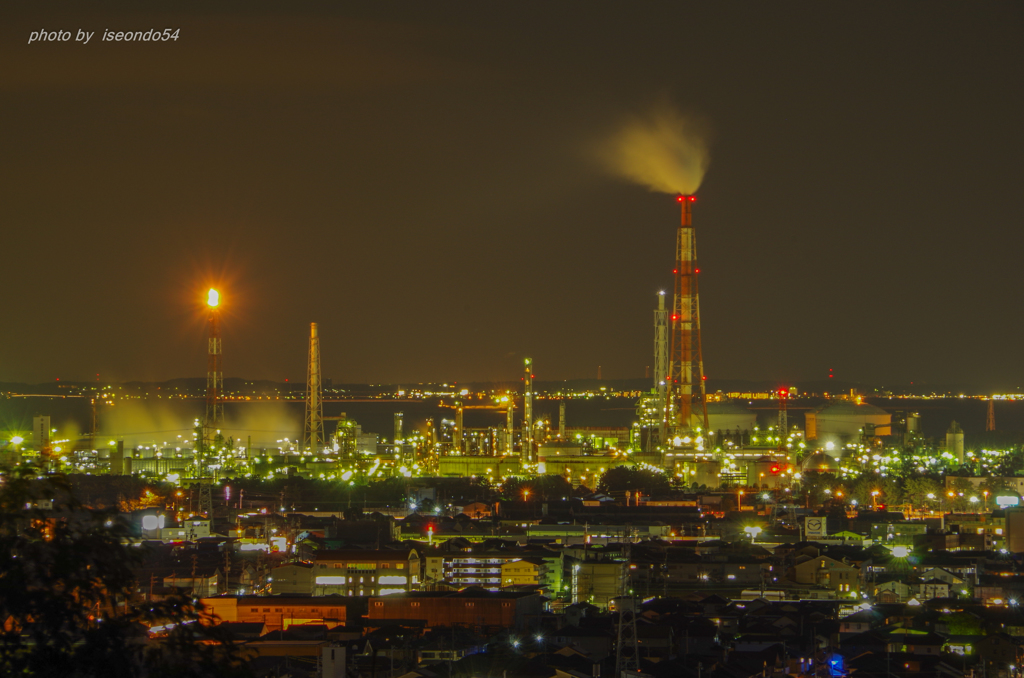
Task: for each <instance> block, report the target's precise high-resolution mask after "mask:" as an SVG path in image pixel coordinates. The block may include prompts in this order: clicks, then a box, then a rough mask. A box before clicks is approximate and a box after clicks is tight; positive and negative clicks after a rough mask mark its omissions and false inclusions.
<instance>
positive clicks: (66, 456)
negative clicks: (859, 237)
mask: <svg viewBox="0 0 1024 678" xmlns="http://www.w3.org/2000/svg"><path fill="white" fill-rule="evenodd" d="M677 200H678V203H679V206H680V209H681V220H680V223H679V226H678V227H677V229H676V239H675V266H674V269H673V271H672V283H673V288H672V289H673V291H672V292H671V293H670V294H669V293H666V292H659V293H658V294H657V295H656V298H655V301H656V304H655V305H654V322H653V330H654V331H653V349H654V350H653V352H652V356H651V359H652V364H653V366H654V369H653V371H652V372H650V374H649V376H648V378H647V379H646V380H645V381H644V382H642V383H641V382H638V381H630V382H629V383H623V384H618V385H615V384H614V383H612V382H605V383H602V382H600V381H598V382H588V383H576V384H569V383H562V384H557V383H553V384H552V383H548V384H545V383H544V382H539V381H538V380H537V371H538V370H540V371H542V370H543V368H542V366H537V365H535V364H534V362H533V360H531V359H530V358H525V359H524V360H523V362H522V367H523V371H522V375H521V382H520V384H519V385H517V386H515V387H510V386H508V385H460V384H455V383H444V384H430V385H428V384H418V385H415V386H376V387H370V386H361V387H353V386H344V385H341V386H336V385H335V384H334V383H333V382H332V381H331V380H328V379H325V378H324V376H323V375H322V371H321V347H320V329H319V327H318V324H317V323H315V322H313V323H311V324H310V325H309V328H308V332H309V333H308V356H307V373H306V380H305V384H304V386H303V387H299V388H295V387H292V386H291V385H288V384H271V383H255V382H248V381H244V380H238V379H233V380H226V379H225V377H224V367H223V360H224V357H225V349H226V348H227V349H228V353H227V355H229V356H230V347H225V345H224V342H223V338H222V334H221V329H222V325H223V322H224V319H223V318H222V313H223V309H224V307H225V305H227V304H230V303H231V300H230V299H228V298H224V297H223V296H222V295H221V294H220V293H219V292H218V290H217V289H210V290H208V292H207V293H206V299H205V302H206V303H205V308H204V314H205V318H206V327H207V367H206V379H205V385H202V384H200V383H197V381H196V380H180V381H177V382H165V383H162V384H107V385H99V384H86V383H77V384H76V383H62V384H57V385H47V386H45V387H36V388H35V389H33V388H22V389H20V390H17V389H11V390H9V391H7V392H5V393H4V394H3V396H4V398H3V400H2V401H0V405H3V404H5V405H8V406H10V405H11V404H13V403H20V404H22V405H26V404H30V405H31V407H33V408H35V409H34V411H33V416H32V422H33V425H32V429H31V430H24V431H20V430H10V431H8V432H6V436H5V438H4V439H3V440H0V462H2V466H3V468H4V474H5V476H4V477H5V479H6V480H9V485H11V486H12V487H19V486H20V485H19V483H20V482H22V480H20V479H24V478H28V477H32V478H35V479H36V480H35V482H42V483H47V482H50V481H49V480H47V478H63V479H67V481H68V482H69V483H70V486H71V487H72V488H74V491H75V492H76V493H77V494H79V495H80V496H82V497H83V498H84V501H86V502H87V506H86V507H83V506H81V505H79V504H76V503H74V502H70V501H69V500H65V501H63V502H62V500H61V499H59V498H50V497H51V495H54V496H57V497H59V496H60V495H61V492H62V491H63V490H60V489H59V488H60V487H61V486H60V485H57V486H55V487H56V488H58V489H54V490H53V491H52V492H51V491H50V490H47V493H48V494H46V497H41V496H34V498H32V499H30V500H29V501H24V502H23V503H24V506H25V508H24V511H25V512H27V513H31V515H32V521H34V522H32V523H31V524H33V525H44V526H48V527H46V528H45V529H44V533H43V537H42V540H43V542H45V541H46V540H47V539H49V537H47V536H46V535H47V534H49V532H46V530H51V529H56V527H57V526H59V525H60V524H62V522H61V521H65V520H68V518H67V516H74V515H76V514H80V513H82V512H83V511H85V510H89V511H113V512H114V513H116V514H118V515H119V516H120V520H121V521H122V524H123V525H124V527H125V529H126V530H127V532H126V533H125V534H124V535H123V536H122V537H121V538H122V540H123V542H122V543H124V544H135V545H144V546H145V547H146V548H145V549H143V550H140V551H138V552H137V553H135V554H134V559H133V562H132V569H131V577H130V580H131V584H130V585H129V586H127V587H126V588H125V589H124V590H123V591H121V592H120V593H118V594H117V595H115V596H114V597H113V598H111V600H110V601H109V604H110V605H111V606H112V609H114V608H124V609H139V610H144V609H152V606H153V605H154V604H176V603H174V602H173V601H182V600H185V601H191V602H190V603H189V605H192V606H194V608H189V609H195V610H202V611H203V612H202V615H199V616H196V617H194V618H192V619H191V621H197V622H199V626H198V627H197V628H200V627H201V628H203V629H205V630H206V631H205V632H207V633H210V634H216V633H220V634H227V635H226V636H224V637H226V638H230V641H228V642H230V643H231V647H232V648H233V652H237V653H238V654H237V657H238V658H237V659H236V660H235V661H236V664H235V665H236V666H244V667H245V668H246V670H250V671H251V674H252V675H258V676H261V677H262V676H267V677H268V678H269V676H283V675H289V676H296V677H300V676H301V677H308V678H313V677H314V676H316V677H317V678H323V677H331V678H344V677H349V678H355V677H363V676H366V677H368V678H369V677H371V676H380V675H386V676H388V678H398V677H402V678H433V677H434V676H442V678H456V677H457V676H472V675H484V674H487V675H505V676H516V677H520V676H521V677H523V678H526V677H527V676H543V677H544V678H575V677H582V676H590V677H592V678H598V677H599V676H602V675H614V676H622V677H623V678H627V677H632V678H639V677H644V676H665V677H666V678H668V676H680V675H685V676H687V677H688V678H689V677H690V676H696V678H702V677H703V676H704V675H713V676H716V677H719V678H734V677H736V678H754V677H755V676H762V677H763V676H768V675H772V676H779V677H781V676H798V677H806V678H810V677H811V676H814V677H818V676H826V675H827V676H845V675H853V674H854V673H856V674H857V675H858V676H867V677H869V678H871V677H874V676H878V677H880V678H881V677H883V676H884V677H885V678H888V677H889V676H892V675H918V674H920V675H922V676H925V675H927V676H933V675H934V676H942V677H943V678H966V677H967V676H969V675H972V674H971V673H970V671H971V670H973V671H987V674H985V675H991V676H1000V677H1001V678H1014V677H1015V676H1016V675H1017V673H1016V669H1015V666H1017V665H1018V664H1020V663H1021V662H1022V661H1024V643H1022V642H1021V640H1020V639H1021V638H1024V616H1022V615H1021V613H1020V606H1019V603H1018V601H1020V600H1024V569H1022V568H1024V566H1022V565H1021V563H1020V560H1019V556H1020V554H1021V553H1024V509H1022V508H1017V506H1018V505H1019V503H1020V500H1021V495H1022V493H1024V477H1021V476H1022V474H1024V454H1022V447H1021V446H1020V445H1019V444H1009V445H1006V444H1003V445H1001V446H1000V445H998V444H997V445H993V446H990V448H989V447H986V446H985V441H986V440H992V441H995V442H997V443H998V433H999V432H998V429H997V427H996V422H995V411H996V410H995V404H996V403H997V402H1000V401H1005V402H1007V403H1009V402H1010V401H1015V400H1016V399H1018V396H1014V395H996V396H993V395H987V396H983V397H969V398H968V397H965V396H963V395H955V396H953V395H950V394H944V395H943V396H941V397H940V396H937V395H935V394H933V395H932V396H931V397H930V398H918V399H913V400H912V399H909V398H901V397H899V396H897V395H894V394H878V393H873V394H871V397H866V396H865V395H864V394H861V393H858V392H857V391H856V389H853V390H845V389H843V390H842V391H841V392H834V391H832V390H831V389H832V388H833V387H832V385H831V384H830V383H827V382H826V384H827V388H823V389H816V390H814V391H811V390H808V389H801V388H800V387H799V386H798V385H790V384H780V385H775V386H772V387H771V388H762V389H747V390H725V389H716V390H715V391H713V392H712V391H710V390H709V389H708V387H707V385H708V381H707V379H706V376H705V373H704V359H703V348H702V335H701V323H700V297H699V293H698V277H699V272H700V269H699V268H698V266H697V257H696V237H695V232H696V231H695V228H694V225H693V210H694V206H695V203H696V198H695V197H694V196H691V195H681V196H679V197H678V198H677ZM830 378H831V377H830ZM609 384H611V385H609ZM943 400H950V401H951V402H953V403H955V404H957V406H958V407H961V410H962V411H964V412H968V410H969V411H970V412H977V411H979V410H978V408H979V407H980V408H982V409H985V410H986V417H985V426H984V429H985V433H984V434H983V435H980V436H978V440H979V441H981V443H980V444H979V443H978V442H976V441H972V440H970V439H969V438H968V437H966V436H965V433H964V430H963V428H962V427H961V425H960V424H958V423H957V422H956V421H954V420H952V419H950V420H949V421H945V420H942V419H941V418H940V417H941V416H942V415H937V414H936V413H937V411H936V410H934V409H932V410H928V409H927V408H928V407H930V405H929V403H935V402H939V401H943ZM69 403H70V404H71V405H69ZM880 405H884V407H883V406H880ZM965 405H970V406H972V408H973V409H972V408H966V409H965V408H964V407H963V406H965ZM975 406H976V407H975ZM69 408H70V409H69ZM132 408H136V409H139V408H141V410H142V411H146V410H147V409H148V410H150V411H152V410H158V411H160V412H162V413H163V415H162V416H163V418H162V419H160V420H159V421H164V422H169V423H163V424H157V423H153V422H156V421H158V419H156V418H152V417H151V418H150V419H149V420H147V421H149V422H150V423H145V424H127V423H125V422H126V421H128V420H125V419H120V420H119V419H118V417H117V416H114V415H115V414H116V413H119V412H121V411H122V410H131V409H132ZM71 409H74V412H75V415H74V416H72V415H71V414H70V412H71ZM325 411H327V412H334V414H325ZM940 411H941V410H940ZM83 412H87V415H86V417H85V418H86V419H87V424H86V425H85V426H82V425H81V420H82V418H83V417H82V414H83ZM282 412H284V414H283V415H282ZM357 412H358V413H359V414H356V413H357ZM246 413H249V414H246ZM300 413H301V419H300V417H299V415H300ZM243 415H245V416H243ZM364 417H365V418H367V419H372V420H373V421H374V422H375V423H374V425H373V426H372V427H368V426H366V425H365V420H364ZM929 418H930V419H931V420H930V421H929ZM300 421H301V424H300V423H299V422H300ZM382 421H387V424H388V425H387V428H386V429H384V428H383V427H382V426H381V422H382ZM69 422H77V423H73V424H72V423H69ZM118 422H120V423H118ZM282 422H284V423H283V424H282ZM925 423H928V425H929V426H930V430H931V433H928V432H926V431H925V426H924V424H925ZM140 426H141V427H142V428H141V429H140V428H139V427H140ZM146 426H149V427H151V428H152V429H153V430H147V429H146ZM161 426H163V427H165V428H159V427H161ZM75 427H77V429H76V430H75V432H74V433H70V432H68V431H69V429H72V428H75ZM373 429H376V430H373ZM936 430H940V431H941V433H940V434H938V435H935V433H934V431H936ZM19 501H20V500H19ZM97 515H98V514H97ZM104 515H107V514H104ZM106 524H107V525H108V526H109V525H113V524H114V523H113V519H111V520H108V522H107V523H106ZM196 614H197V615H198V614H199V613H196ZM156 619H157V621H156V622H150V625H149V628H148V632H147V634H146V637H147V639H148V640H147V642H149V643H151V644H156V645H158V644H159V643H160V642H162V639H163V638H166V637H168V634H172V633H173V630H174V628H176V627H177V625H178V624H179V623H181V622H180V619H181V617H180V616H175V615H174V614H171V613H169V612H168V613H165V615H164V616H162V617H161V616H157V617H156ZM157 622H159V623H157ZM190 623H191V622H190ZM210 637H211V638H212V637H214V636H213V635H211V636H210ZM202 642H210V641H209V640H208V639H207V640H202ZM231 656H236V655H231ZM381 657H385V658H386V659H384V660H383V661H382V659H381ZM494 662H498V664H495V663H494ZM889 663H895V664H899V665H900V666H903V667H904V669H903V670H902V671H896V672H889V670H888V669H887V668H885V667H886V666H888V665H889ZM499 665H500V671H499V672H497V673H496V672H495V671H498V670H499V669H498V668H497V667H498V666H499ZM968 667H974V668H972V669H969V668H968ZM974 675H977V674H974Z"/></svg>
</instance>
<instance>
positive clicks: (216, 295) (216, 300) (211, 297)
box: [206, 288, 220, 308]
mask: <svg viewBox="0 0 1024 678" xmlns="http://www.w3.org/2000/svg"><path fill="white" fill-rule="evenodd" d="M206 305H207V306H209V307H211V308H214V307H216V306H219V305H220V292H218V291H217V290H215V289H213V288H210V291H209V292H207V294H206Z"/></svg>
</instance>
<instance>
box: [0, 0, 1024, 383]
mask: <svg viewBox="0 0 1024 678" xmlns="http://www.w3.org/2000/svg"><path fill="white" fill-rule="evenodd" d="M94 6H101V7H103V8H107V9H106V10H102V11H101V10H95V9H87V8H91V7H94ZM164 10H166V11H164ZM165 27H170V28H179V29H180V38H179V39H178V41H177V42H167V43H159V44H149V43H127V44H125V43H109V42H108V43H103V42H100V37H101V33H102V31H103V30H104V29H111V30H115V31H116V30H133V31H134V30H147V29H149V28H165ZM42 28H46V29H48V30H57V29H64V30H69V31H71V32H72V34H73V35H74V34H75V33H76V31H77V30H78V29H84V30H88V31H96V35H95V36H94V37H93V39H92V42H90V44H88V45H82V44H81V43H76V42H74V41H73V40H72V41H71V42H68V43H35V44H27V41H28V38H29V34H30V33H31V32H32V31H35V30H39V29H42ZM1022 35H1024V5H1021V4H1020V3H1008V2H1007V3H996V2H980V3H978V2H960V3H945V2H934V1H929V2H901V3H891V2H880V3H866V2H859V3H796V2H789V3H778V2H772V3H742V4H740V3H717V2H716V3H711V2H707V3H699V4H698V3H684V2H642V3H624V2H557V1H556V2H552V1H551V0H545V1H544V2H514V3H513V2H487V3H481V2H464V3H463V2H410V3H403V2H373V3H371V2H365V3H326V2H315V1H304V2H283V1H282V2H278V3H260V2H226V1H216V2H211V1H209V0H203V1H202V2H174V3H170V2H160V1H157V0H146V1H144V2H139V1H133V2H129V3H82V2H73V3H67V4H58V3H51V2H22V1H17V2H15V1H12V2H6V3H4V4H3V5H2V6H0V135H2V139H3V142H2V145H0V220H2V225H0V244H2V255H3V263H2V271H3V278H4V284H3V291H4V294H3V313H4V315H3V318H4V323H3V326H4V331H3V332H2V333H0V381H29V382H45V381H52V380H54V379H56V378H57V377H60V378H61V379H62V380H80V379H94V378H95V375H96V373H99V374H100V375H101V379H102V380H103V381H110V380H131V379H143V380H162V379H168V378H173V377H182V376H201V375H203V374H205V359H204V355H205V350H206V344H205V339H204V331H205V328H204V325H203V322H202V315H201V308H200V304H201V303H202V301H203V296H204V294H203V293H204V290H205V289H206V287H208V286H209V285H211V284H214V285H217V286H219V287H220V288H221V289H222V291H223V295H224V301H225V308H224V314H225V317H224V371H225V374H226V376H228V377H251V378H268V379H277V380H283V379H285V378H291V379H293V380H296V379H300V380H301V379H302V378H303V376H304V373H305V360H306V341H307V336H308V331H309V330H308V323H309V322H311V321H317V322H319V323H320V332H321V336H322V352H323V370H324V375H325V376H326V377H330V378H333V379H334V381H335V382H374V383H381V382H383V383H412V382H422V381H441V380H459V381H467V380H502V381H504V380H511V379H515V378H517V377H518V375H519V373H520V370H521V365H522V358H523V357H524V356H531V357H533V359H534V361H535V364H536V374H537V377H538V379H567V378H576V377H595V376H597V371H598V366H599V365H600V366H601V367H602V374H603V376H604V377H605V378H622V377H641V376H643V374H644V369H645V366H647V365H651V364H652V358H651V357H650V356H651V352H652V334H653V328H652V309H653V308H654V306H655V303H656V297H655V295H656V293H657V291H658V290H660V289H670V288H671V268H672V259H673V254H674V252H673V247H674V237H675V233H674V229H675V226H676V224H677V222H678V211H677V204H676V202H675V201H674V199H673V198H672V196H670V195H667V194H663V193H656V192H652V191H649V190H648V189H646V188H644V187H643V186H639V185H635V184H632V183H630V182H628V181H625V180H622V179H621V178H618V177H615V176H612V175H611V174H609V173H608V172H607V171H606V170H605V168H604V167H603V166H602V165H601V163H600V162H598V161H597V159H596V154H595V152H594V149H595V147H597V146H599V145H601V144H602V143H604V140H606V139H607V138H608V137H609V136H610V135H613V134H614V133H615V131H616V130H617V129H619V128H620V127H621V126H622V125H623V124H624V121H625V120H627V119H629V118H631V116H642V115H645V114H646V112H648V111H650V110H652V108H654V107H657V106H666V105H667V106H671V107H672V108H674V109H675V110H677V111H679V112H680V113H681V114H683V115H685V116H688V118H689V119H693V120H697V121H700V124H701V125H702V126H703V128H705V129H707V130H710V137H709V138H710V157H711V161H710V166H709V169H708V172H707V175H706V177H705V179H704V183H703V185H702V186H701V188H700V190H699V192H698V196H699V200H698V202H697V203H696V207H695V208H694V224H695V226H696V228H697V229H698V231H697V241H698V248H699V252H700V266H701V269H702V274H701V283H700V284H701V312H702V320H703V326H704V340H705V363H706V368H707V372H708V374H709V376H710V377H711V378H715V377H720V378H730V379H766V380H767V379H770V380H780V381H786V382H793V383H799V382H800V380H821V379H824V378H825V377H826V376H827V374H828V370H829V368H833V369H834V371H835V374H836V376H837V378H841V379H843V380H844V381H859V382H865V383H868V382H870V383H875V384H885V385H890V386H896V385H906V384H909V383H910V382H911V381H915V383H918V384H920V383H923V382H933V383H934V382H941V383H949V382H955V383H965V384H975V385H977V386H978V387H979V388H1000V389H1003V388H1015V387H1016V386H1017V385H1018V384H1020V383H1021V382H1022V381H1024V379H1022V376H1021V375H1022V371H1024V358H1022V355H1024V349H1022V336H1024V313H1022V311H1021V299H1022V292H1024V271H1022V251H1024V247H1022V244H1024V235H1022V226H1024V224H1022V219H1021V200H1020V198H1021V195H1022V186H1024V169H1022V168H1024V127H1022V123H1024V87H1022V83H1024V39H1022V37H1021V36H1022Z"/></svg>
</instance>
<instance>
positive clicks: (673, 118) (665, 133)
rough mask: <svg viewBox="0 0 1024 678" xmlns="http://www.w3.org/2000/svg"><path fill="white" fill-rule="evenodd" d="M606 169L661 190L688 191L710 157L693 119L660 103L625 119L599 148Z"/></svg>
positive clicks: (696, 184) (693, 188)
mask: <svg viewBox="0 0 1024 678" xmlns="http://www.w3.org/2000/svg"><path fill="white" fill-rule="evenodd" d="M600 155H601V157H602V159H603V160H604V163H605V165H606V167H607V168H608V170H609V171H610V172H612V173H613V174H615V175H617V176H620V177H623V178H625V179H629V180H630V181H633V182H636V183H638V184H641V185H642V186H647V187H648V188H650V189H651V190H652V191H660V192H662V193H673V194H676V193H682V194H685V195H689V194H692V193H694V192H696V190H697V189H698V188H699V187H700V182H701V180H703V179H704V172H706V171H707V168H708V163H709V162H710V157H709V154H708V143H707V135H706V133H705V132H704V131H703V130H702V129H701V127H700V125H698V124H697V123H696V122H695V121H694V120H693V119H691V118H687V117H685V116H683V115H682V114H680V113H679V112H678V111H676V110H675V109H673V108H672V107H671V106H668V105H665V104H662V105H659V106H656V107H655V108H654V109H653V110H652V111H651V113H650V114H649V115H647V116H645V117H637V118H634V119H632V120H630V121H628V122H627V124H626V125H625V126H624V127H623V128H621V129H620V130H619V131H618V132H617V133H616V134H615V135H613V136H612V137H611V138H610V139H609V140H608V142H606V144H605V145H604V146H603V148H602V149H601V154H600Z"/></svg>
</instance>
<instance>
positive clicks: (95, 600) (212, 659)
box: [0, 468, 248, 678]
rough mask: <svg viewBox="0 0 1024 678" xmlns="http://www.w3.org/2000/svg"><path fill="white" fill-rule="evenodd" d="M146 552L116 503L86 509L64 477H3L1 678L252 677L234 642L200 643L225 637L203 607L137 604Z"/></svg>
mask: <svg viewBox="0 0 1024 678" xmlns="http://www.w3.org/2000/svg"><path fill="white" fill-rule="evenodd" d="M141 550H142V548H141V547H138V546H136V545H133V544H132V543H131V537H130V532H129V529H128V525H127V523H126V522H125V521H124V520H123V519H122V518H121V517H120V516H119V515H118V514H117V513H116V512H115V511H114V510H113V509H109V510H103V511H97V510H93V509H89V508H87V507H85V506H83V505H82V504H81V503H80V502H79V501H78V500H77V499H76V498H75V497H74V495H73V493H72V492H71V486H70V485H69V484H68V482H67V481H66V479H65V478H63V477H62V476H42V475H40V474H39V472H38V471H37V470H35V469H27V468H19V469H17V470H15V471H11V472H8V473H6V474H5V475H3V476H2V477H0V623H2V625H3V626H2V630H0V675H3V676H60V677H61V678H77V677H78V676H83V677H84V676H98V675H103V676H111V677H112V678H136V677H139V678H161V677H162V676H172V675H173V676H189V677H191V676H195V677H197V678H198V677H200V676H202V677H206V676H211V677H212V676H236V675H238V676H244V675H248V673H247V671H246V668H245V665H244V664H243V663H242V662H241V661H240V660H239V657H238V656H237V652H235V651H234V650H233V649H232V647H231V646H230V645H229V644H227V643H225V642H221V643H214V644H200V643H197V642H196V640H197V637H199V636H200V635H201V636H203V637H204V639H207V640H211V639H212V640H217V639H220V640H221V641H224V640H225V639H223V638H220V633H219V632H218V630H217V629H215V628H213V627H212V626H211V625H210V624H209V622H210V621H212V620H210V619H209V618H208V617H204V615H203V614H202V610H201V609H200V608H199V607H198V606H197V605H194V604H192V603H191V602H189V601H186V600H169V601H166V602H163V603H159V604H152V605H150V604H147V605H144V606H141V607H139V606H136V607H133V606H132V605H131V603H130V600H131V594H132V591H133V590H134V588H135V584H136V583H135V578H134V574H133V571H132V566H133V565H135V564H136V563H138V562H139V561H140V559H141V553H140V551H141ZM155 627H162V629H163V630H162V633H160V634H159V636H160V637H158V638H157V637H152V638H151V637H150V636H151V635H152V634H151V633H150V629H154V628H155Z"/></svg>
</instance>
